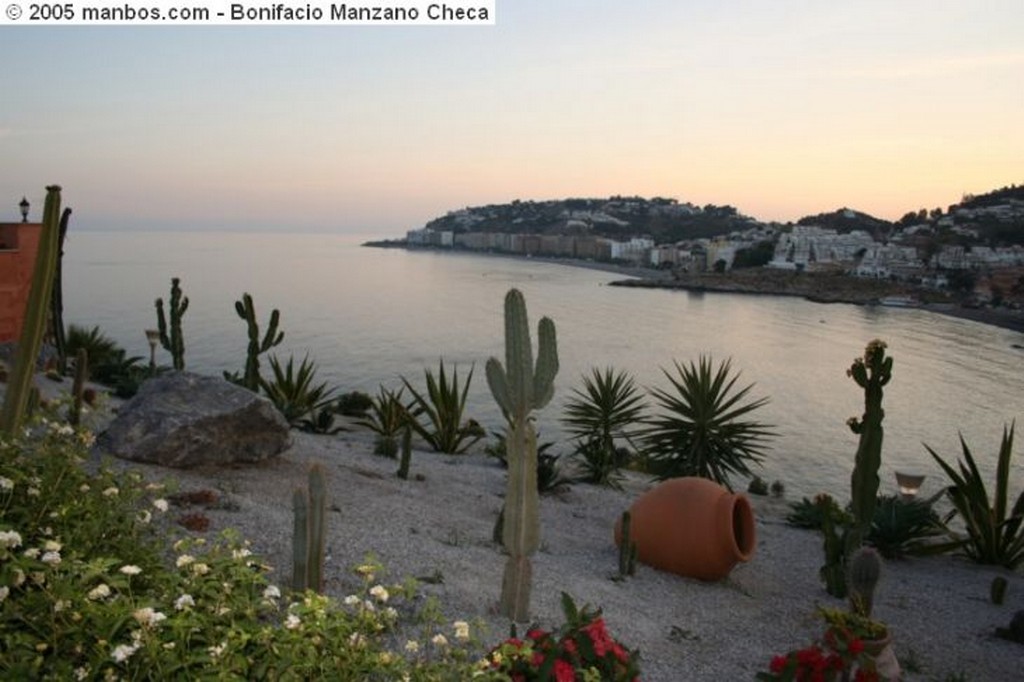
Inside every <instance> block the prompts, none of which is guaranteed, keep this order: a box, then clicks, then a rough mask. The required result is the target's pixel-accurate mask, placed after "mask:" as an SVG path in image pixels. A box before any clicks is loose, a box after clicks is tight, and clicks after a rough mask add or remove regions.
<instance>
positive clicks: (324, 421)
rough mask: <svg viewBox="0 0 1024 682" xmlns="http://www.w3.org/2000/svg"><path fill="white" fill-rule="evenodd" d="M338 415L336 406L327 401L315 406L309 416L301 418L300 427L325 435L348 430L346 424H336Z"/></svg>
mask: <svg viewBox="0 0 1024 682" xmlns="http://www.w3.org/2000/svg"><path fill="white" fill-rule="evenodd" d="M335 420H336V415H335V412H334V407H333V406H332V405H330V404H327V403H321V404H319V405H317V406H316V407H314V408H313V409H312V410H311V411H310V412H309V413H308V415H307V416H305V417H303V418H302V419H300V420H299V422H298V423H299V428H300V429H302V430H303V431H308V432H309V433H319V434H321V435H325V436H333V435H334V434H336V433H341V432H342V431H348V429H347V428H345V427H344V426H335V425H334V422H335Z"/></svg>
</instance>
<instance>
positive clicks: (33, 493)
mask: <svg viewBox="0 0 1024 682" xmlns="http://www.w3.org/2000/svg"><path fill="white" fill-rule="evenodd" d="M25 493H26V494H27V495H28V496H29V497H39V488H29V489H28V490H26V491H25Z"/></svg>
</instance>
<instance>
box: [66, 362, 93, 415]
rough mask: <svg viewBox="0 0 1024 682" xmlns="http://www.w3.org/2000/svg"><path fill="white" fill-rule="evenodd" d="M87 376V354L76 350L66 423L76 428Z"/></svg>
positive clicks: (80, 412)
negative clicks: (73, 378) (73, 377)
mask: <svg viewBox="0 0 1024 682" xmlns="http://www.w3.org/2000/svg"><path fill="white" fill-rule="evenodd" d="M88 376H89V353H88V352H87V351H86V350H85V349H84V348H79V349H78V355H77V356H76V357H75V382H74V383H73V384H72V385H71V407H70V408H69V409H68V423H70V424H71V425H72V426H78V424H79V422H80V421H81V420H82V402H83V396H84V394H85V380H86V378H87V377H88Z"/></svg>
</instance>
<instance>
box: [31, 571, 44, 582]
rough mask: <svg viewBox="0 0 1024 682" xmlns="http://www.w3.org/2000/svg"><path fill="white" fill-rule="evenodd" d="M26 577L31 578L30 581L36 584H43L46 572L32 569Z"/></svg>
mask: <svg viewBox="0 0 1024 682" xmlns="http://www.w3.org/2000/svg"><path fill="white" fill-rule="evenodd" d="M28 577H29V578H31V579H32V582H34V583H35V584H36V585H44V584H45V583H46V574H45V573H43V572H42V571H33V572H32V573H30V574H29V576H28Z"/></svg>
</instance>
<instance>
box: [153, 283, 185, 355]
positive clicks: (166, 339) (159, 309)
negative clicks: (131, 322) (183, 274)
mask: <svg viewBox="0 0 1024 682" xmlns="http://www.w3.org/2000/svg"><path fill="white" fill-rule="evenodd" d="M179 282H181V280H180V279H178V278H177V277H173V278H172V279H171V301H170V305H168V311H169V313H170V317H171V324H170V331H169V332H168V328H167V318H166V317H165V316H164V299H162V298H158V299H156V322H157V328H158V329H159V330H160V345H161V346H163V348H164V350H166V351H168V352H170V354H171V358H172V360H173V362H174V369H176V370H183V369H185V337H184V336H183V335H182V333H181V318H182V317H184V316H185V311H186V310H188V296H184V297H183V296H182V295H181V288H180V287H179V286H178V284H179Z"/></svg>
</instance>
